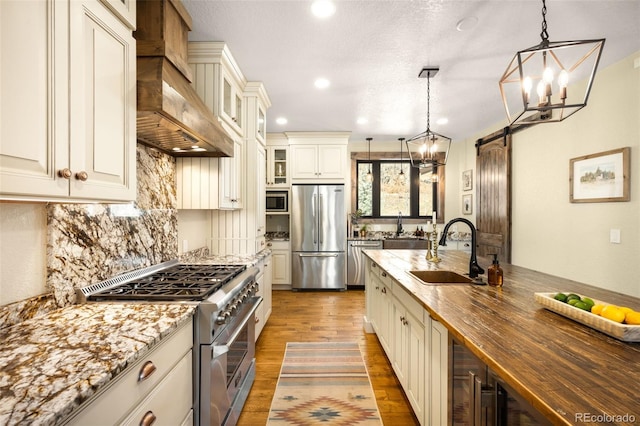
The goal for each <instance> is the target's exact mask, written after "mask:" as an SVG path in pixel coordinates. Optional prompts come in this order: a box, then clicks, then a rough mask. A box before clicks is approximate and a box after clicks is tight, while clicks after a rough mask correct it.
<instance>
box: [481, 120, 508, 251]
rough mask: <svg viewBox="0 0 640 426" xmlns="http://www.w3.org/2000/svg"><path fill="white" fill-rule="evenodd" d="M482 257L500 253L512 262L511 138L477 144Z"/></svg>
mask: <svg viewBox="0 0 640 426" xmlns="http://www.w3.org/2000/svg"><path fill="white" fill-rule="evenodd" d="M476 148H477V153H478V155H477V158H476V182H477V185H476V197H477V203H476V206H477V212H476V225H477V228H478V242H477V244H478V255H481V256H488V255H490V254H492V253H498V259H500V261H504V262H509V263H510V262H511V134H510V133H509V132H508V131H503V130H501V131H500V132H497V133H494V134H492V135H489V136H487V137H485V138H483V139H480V140H478V142H477V144H476Z"/></svg>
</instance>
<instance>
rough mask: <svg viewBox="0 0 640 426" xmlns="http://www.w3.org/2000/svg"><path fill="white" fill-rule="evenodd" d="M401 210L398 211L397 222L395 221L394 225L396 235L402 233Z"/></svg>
mask: <svg viewBox="0 0 640 426" xmlns="http://www.w3.org/2000/svg"><path fill="white" fill-rule="evenodd" d="M402 231H403V229H402V212H398V222H397V226H396V237H398V236H400V234H402Z"/></svg>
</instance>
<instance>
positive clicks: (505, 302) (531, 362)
mask: <svg viewBox="0 0 640 426" xmlns="http://www.w3.org/2000/svg"><path fill="white" fill-rule="evenodd" d="M365 254H366V256H367V257H368V258H369V259H371V261H372V262H374V263H376V264H377V265H378V266H379V267H380V268H381V270H384V271H385V272H386V273H387V274H388V275H389V276H390V277H391V278H392V279H393V280H394V282H395V283H397V284H399V285H400V286H401V287H402V288H403V289H404V290H406V292H407V293H409V294H411V295H412V297H413V299H415V301H417V302H418V303H419V304H420V305H422V307H424V308H425V309H426V311H427V312H428V313H429V315H430V316H431V318H433V319H434V320H436V321H438V322H440V323H441V324H442V325H444V326H445V327H446V329H447V331H448V333H449V336H451V337H452V338H454V339H455V340H457V341H458V342H460V343H461V344H462V345H464V346H465V347H466V348H467V349H469V350H470V351H471V352H472V353H473V354H474V355H475V356H476V357H477V358H479V359H480V360H481V361H482V362H483V363H484V364H486V365H487V366H488V367H489V368H490V369H492V370H493V371H494V372H495V373H497V374H498V376H499V377H500V378H501V379H502V380H504V381H505V382H506V383H507V384H508V385H509V386H510V387H511V388H513V389H514V390H515V391H516V392H517V393H518V394H519V395H520V396H521V397H522V398H523V399H525V400H526V401H527V402H528V403H529V404H530V405H531V406H532V407H533V408H534V409H535V410H537V411H538V412H539V413H541V414H542V415H543V416H544V417H546V418H547V419H548V420H549V421H550V422H551V423H552V424H579V423H583V422H585V419H590V421H589V422H590V423H591V424H612V423H611V422H607V421H606V420H607V418H606V416H607V415H608V416H619V417H615V418H618V419H621V420H618V421H617V422H614V423H615V424H638V423H639V422H640V404H639V403H638V393H637V392H638V384H639V383H640V372H639V371H638V368H637V366H638V365H639V362H640V343H626V342H622V341H619V340H616V339H614V338H612V337H609V336H607V335H605V334H603V333H601V332H599V331H596V330H594V329H591V328H589V327H587V326H584V325H582V324H579V323H577V322H574V321H572V320H570V319H567V318H565V317H563V316H561V315H558V314H556V313H554V312H551V311H548V310H547V309H544V308H543V307H542V306H540V305H539V304H537V303H536V302H535V299H534V293H535V292H558V291H562V292H575V293H578V294H582V295H587V296H590V297H592V298H594V299H597V300H602V301H606V302H608V303H611V304H617V305H621V306H629V307H630V308H632V309H635V310H640V299H638V298H634V297H631V296H626V295H623V294H619V293H615V292H611V291H608V290H604V289H601V288H597V287H594V286H590V285H586V284H581V283H578V282H575V281H571V280H567V279H563V278H558V277H554V276H551V275H547V274H543V273H540V272H536V271H532V270H528V269H525V268H520V267H517V266H513V265H507V264H505V265H502V267H503V269H504V286H503V287H502V288H493V287H489V286H478V285H468V284H445V285H425V284H423V283H421V282H420V281H418V280H417V279H415V278H413V277H412V276H411V275H409V274H408V273H407V271H409V270H449V271H454V272H457V273H460V274H464V273H467V272H468V269H469V254H468V253H464V252H458V251H446V252H441V253H439V256H440V258H441V259H442V261H441V262H440V263H437V264H436V263H433V262H429V261H427V260H426V259H425V251H424V250H391V251H389V250H371V251H365ZM479 263H480V265H481V266H483V267H484V268H485V269H486V268H487V267H488V266H489V265H490V264H491V262H490V260H489V259H487V258H480V259H479ZM485 278H486V277H485ZM367 291H370V289H367ZM598 416H599V417H598ZM623 416H626V417H623Z"/></svg>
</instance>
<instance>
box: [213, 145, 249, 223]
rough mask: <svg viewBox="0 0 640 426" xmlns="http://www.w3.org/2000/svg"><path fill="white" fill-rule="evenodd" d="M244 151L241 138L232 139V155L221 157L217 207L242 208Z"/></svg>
mask: <svg viewBox="0 0 640 426" xmlns="http://www.w3.org/2000/svg"><path fill="white" fill-rule="evenodd" d="M244 158H245V153H244V143H243V141H242V139H240V138H235V139H234V149H233V157H221V158H220V159H219V161H220V174H219V179H220V181H219V187H218V188H219V191H220V200H219V204H218V207H219V208H220V209H223V210H236V209H241V208H242V202H243V198H244V182H245V179H244V176H245V166H244V164H245V160H244Z"/></svg>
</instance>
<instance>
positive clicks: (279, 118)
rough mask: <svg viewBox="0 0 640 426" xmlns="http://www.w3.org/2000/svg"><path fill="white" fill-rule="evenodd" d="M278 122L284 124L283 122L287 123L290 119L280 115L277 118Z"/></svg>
mask: <svg viewBox="0 0 640 426" xmlns="http://www.w3.org/2000/svg"><path fill="white" fill-rule="evenodd" d="M276 123H277V124H280V125H282V124H287V123H288V121H287V119H286V118H284V117H278V118H276Z"/></svg>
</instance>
